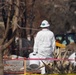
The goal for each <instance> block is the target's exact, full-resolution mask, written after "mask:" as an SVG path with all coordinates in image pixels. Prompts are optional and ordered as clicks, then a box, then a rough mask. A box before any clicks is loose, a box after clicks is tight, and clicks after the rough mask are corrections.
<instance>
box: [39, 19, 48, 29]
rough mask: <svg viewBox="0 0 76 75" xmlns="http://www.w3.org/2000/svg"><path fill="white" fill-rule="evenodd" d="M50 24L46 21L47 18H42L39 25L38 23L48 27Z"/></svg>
mask: <svg viewBox="0 0 76 75" xmlns="http://www.w3.org/2000/svg"><path fill="white" fill-rule="evenodd" d="M49 26H50V24H49V23H48V21H47V20H43V21H42V23H41V25H40V27H42V28H43V27H49Z"/></svg>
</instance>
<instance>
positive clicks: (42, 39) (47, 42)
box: [33, 20, 56, 74]
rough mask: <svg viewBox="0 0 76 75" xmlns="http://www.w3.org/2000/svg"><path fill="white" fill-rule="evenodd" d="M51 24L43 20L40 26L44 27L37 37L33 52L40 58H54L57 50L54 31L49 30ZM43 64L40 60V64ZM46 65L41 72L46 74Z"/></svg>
mask: <svg viewBox="0 0 76 75" xmlns="http://www.w3.org/2000/svg"><path fill="white" fill-rule="evenodd" d="M49 26H50V24H49V23H48V21H47V20H43V21H42V23H41V25H40V27H41V28H42V30H41V31H39V32H38V33H37V35H36V37H35V41H34V47H33V50H34V51H33V53H34V54H37V56H38V58H52V57H53V51H54V50H55V48H56V47H55V37H54V33H53V32H52V31H50V30H49ZM43 62H44V63H50V60H43ZM41 65H43V63H42V61H40V66H41ZM45 73H46V72H45V67H42V68H41V74H45Z"/></svg>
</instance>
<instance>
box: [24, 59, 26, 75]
mask: <svg viewBox="0 0 76 75" xmlns="http://www.w3.org/2000/svg"><path fill="white" fill-rule="evenodd" d="M24 75H26V60H25V59H24Z"/></svg>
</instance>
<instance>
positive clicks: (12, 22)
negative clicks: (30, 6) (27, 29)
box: [0, 0, 20, 75]
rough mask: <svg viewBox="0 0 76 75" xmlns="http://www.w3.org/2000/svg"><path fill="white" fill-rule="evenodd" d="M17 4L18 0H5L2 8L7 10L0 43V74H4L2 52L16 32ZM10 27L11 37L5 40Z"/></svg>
mask: <svg viewBox="0 0 76 75" xmlns="http://www.w3.org/2000/svg"><path fill="white" fill-rule="evenodd" d="M19 4H20V2H19V0H7V1H6V2H5V5H4V8H3V10H5V9H6V8H7V9H8V12H7V16H6V22H4V24H5V33H4V37H3V39H2V42H1V44H0V75H4V66H3V52H4V50H5V49H6V48H7V47H8V46H9V45H10V44H11V43H12V41H13V40H14V37H15V34H16V30H17V23H18V16H19ZM12 6H13V7H14V13H13V16H12V18H11V11H12ZM4 14H5V13H4ZM4 14H3V15H4ZM3 18H4V17H3ZM4 19H5V18H4ZM10 29H11V31H12V33H11V34H10V35H11V37H10V38H9V40H7V37H8V33H9V30H10Z"/></svg>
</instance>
